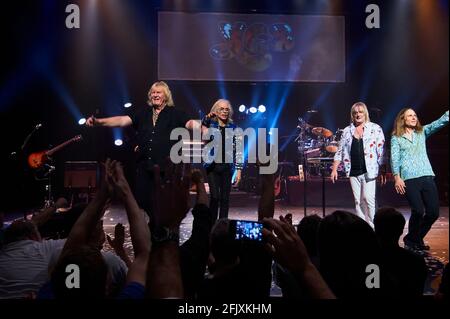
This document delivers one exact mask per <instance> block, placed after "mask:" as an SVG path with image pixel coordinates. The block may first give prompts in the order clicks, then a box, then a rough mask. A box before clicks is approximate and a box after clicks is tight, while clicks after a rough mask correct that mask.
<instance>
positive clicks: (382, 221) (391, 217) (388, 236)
mask: <svg viewBox="0 0 450 319" xmlns="http://www.w3.org/2000/svg"><path fill="white" fill-rule="evenodd" d="M373 223H374V225H375V233H376V235H377V237H378V238H379V239H380V240H381V241H382V242H383V243H391V244H395V245H398V240H399V239H400V236H401V235H402V233H403V228H404V227H405V224H406V220H405V217H403V215H402V213H400V212H399V211H398V210H396V209H395V208H393V207H384V208H380V209H379V210H377V212H376V214H375V217H374V221H373Z"/></svg>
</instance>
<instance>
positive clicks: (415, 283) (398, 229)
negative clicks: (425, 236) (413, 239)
mask: <svg viewBox="0 0 450 319" xmlns="http://www.w3.org/2000/svg"><path fill="white" fill-rule="evenodd" d="M405 223H406V220H405V217H403V215H402V214H401V213H400V212H399V211H397V210H396V209H395V208H392V207H385V208H380V209H379V210H378V211H377V212H376V214H375V218H374V225H375V233H376V235H377V238H378V241H379V243H380V245H381V253H382V256H383V260H384V265H385V266H386V269H387V270H388V271H389V272H390V273H391V275H392V276H393V278H394V280H395V281H396V283H397V286H398V288H399V296H400V297H402V298H409V297H419V296H421V295H422V294H423V289H424V284H425V280H426V277H427V267H426V265H425V260H424V258H423V257H422V256H420V255H417V254H415V253H413V252H412V251H409V250H406V249H404V248H402V247H400V246H399V244H398V241H399V239H400V236H401V235H402V234H403V228H404V227H405Z"/></svg>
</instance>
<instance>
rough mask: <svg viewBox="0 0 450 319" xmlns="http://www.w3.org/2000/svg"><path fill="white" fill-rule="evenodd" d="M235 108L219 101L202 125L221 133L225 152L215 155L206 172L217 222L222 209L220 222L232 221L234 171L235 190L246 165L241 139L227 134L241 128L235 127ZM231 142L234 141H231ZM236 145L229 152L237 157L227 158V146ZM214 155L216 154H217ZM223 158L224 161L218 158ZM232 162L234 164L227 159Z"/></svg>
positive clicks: (227, 102) (206, 164) (214, 217)
mask: <svg viewBox="0 0 450 319" xmlns="http://www.w3.org/2000/svg"><path fill="white" fill-rule="evenodd" d="M232 116H233V108H232V107H231V104H230V102H229V101H228V100H225V99H219V100H217V101H216V102H215V103H214V105H213V106H212V108H211V111H210V113H209V114H207V115H206V116H205V117H204V118H203V121H202V125H204V126H206V127H208V128H209V127H211V128H215V129H219V130H220V135H221V138H222V141H221V146H222V147H221V152H214V154H213V156H214V157H213V160H212V161H210V162H209V163H208V162H207V163H205V164H204V166H205V169H206V173H207V176H208V184H209V192H210V196H211V198H210V204H209V209H210V210H211V214H212V217H213V220H214V221H215V220H216V219H217V215H218V210H219V206H220V214H219V218H227V217H228V207H229V198H230V191H231V182H232V177H233V172H234V169H235V168H236V180H235V186H237V184H239V182H240V180H241V170H242V165H243V161H242V160H240V159H242V147H241V145H238V143H241V142H242V140H241V138H239V137H237V136H234V135H233V134H227V133H226V130H225V129H230V130H234V129H235V128H236V127H237V126H236V125H235V124H234V123H233V119H232ZM229 138H232V139H233V140H232V141H230V140H229ZM227 142H228V143H232V145H233V148H232V149H230V150H229V152H230V151H231V152H233V154H227V152H226V151H227V149H226V147H225V144H226V143H227ZM213 151H214V150H213ZM218 156H221V158H218ZM227 158H228V159H231V163H230V162H229V161H227V160H226V159H227Z"/></svg>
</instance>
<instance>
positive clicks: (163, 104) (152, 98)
mask: <svg viewBox="0 0 450 319" xmlns="http://www.w3.org/2000/svg"><path fill="white" fill-rule="evenodd" d="M147 104H148V107H144V108H142V109H139V110H138V111H137V112H136V113H135V114H133V115H131V116H128V115H124V116H113V117H107V118H95V117H94V116H91V117H90V118H88V119H87V121H86V125H87V126H89V127H92V126H106V127H127V126H130V125H133V128H134V129H135V130H136V132H137V139H138V163H137V170H136V188H135V195H136V199H137V202H138V203H139V206H140V207H141V208H142V209H144V210H145V211H146V212H147V214H149V215H150V217H151V203H152V200H151V194H152V189H153V166H154V165H159V166H160V167H164V164H165V161H166V159H167V157H168V156H169V154H170V149H171V147H172V145H173V144H174V143H175V142H176V141H171V140H170V133H171V132H172V130H173V129H175V128H179V127H185V128H187V129H194V128H200V123H198V122H195V121H194V120H189V118H188V117H187V115H186V114H185V113H184V112H182V111H180V110H177V109H175V108H174V107H173V106H174V103H173V99H172V93H171V91H170V89H169V86H168V85H167V84H166V83H165V82H163V81H159V82H155V83H153V85H152V86H151V88H150V90H149V91H148V101H147Z"/></svg>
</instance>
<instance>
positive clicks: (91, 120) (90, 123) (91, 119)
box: [85, 115, 97, 127]
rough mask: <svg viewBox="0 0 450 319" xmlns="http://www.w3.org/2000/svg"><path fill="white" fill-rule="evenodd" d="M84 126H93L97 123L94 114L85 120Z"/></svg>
mask: <svg viewBox="0 0 450 319" xmlns="http://www.w3.org/2000/svg"><path fill="white" fill-rule="evenodd" d="M85 125H86V126H88V127H93V126H96V125H97V119H96V118H95V116H94V115H91V116H89V118H88V119H87V120H86V123H85Z"/></svg>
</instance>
